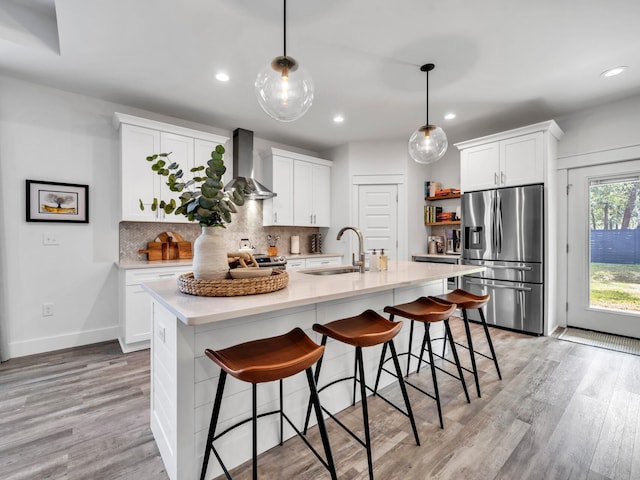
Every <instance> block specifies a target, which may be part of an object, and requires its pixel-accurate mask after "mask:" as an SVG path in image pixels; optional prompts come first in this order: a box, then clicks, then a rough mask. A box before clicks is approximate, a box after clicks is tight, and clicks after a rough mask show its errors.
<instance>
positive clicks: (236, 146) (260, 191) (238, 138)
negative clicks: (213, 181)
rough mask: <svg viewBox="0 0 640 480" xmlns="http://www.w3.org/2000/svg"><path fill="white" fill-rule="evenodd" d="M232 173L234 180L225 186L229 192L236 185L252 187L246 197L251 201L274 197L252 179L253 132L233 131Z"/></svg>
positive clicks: (239, 129)
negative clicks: (251, 191) (251, 190)
mask: <svg viewBox="0 0 640 480" xmlns="http://www.w3.org/2000/svg"><path fill="white" fill-rule="evenodd" d="M233 173H234V178H233V180H231V181H230V182H229V184H228V185H227V186H226V188H227V190H231V189H232V188H234V187H235V186H236V184H238V183H241V182H242V183H246V184H247V185H251V186H253V187H254V191H253V193H251V194H249V195H247V196H246V198H248V199H252V200H265V199H267V198H273V197H275V196H276V194H275V193H273V192H272V191H271V190H269V189H268V188H267V187H265V186H264V185H262V184H261V183H260V182H258V181H257V180H256V179H254V178H253V132H252V131H251V130H245V129H243V128H236V129H235V130H234V131H233Z"/></svg>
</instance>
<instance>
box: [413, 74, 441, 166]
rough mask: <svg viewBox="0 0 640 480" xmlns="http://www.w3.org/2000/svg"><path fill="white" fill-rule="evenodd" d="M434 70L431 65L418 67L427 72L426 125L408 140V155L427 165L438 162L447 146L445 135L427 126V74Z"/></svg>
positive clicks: (434, 127) (436, 127)
mask: <svg viewBox="0 0 640 480" xmlns="http://www.w3.org/2000/svg"><path fill="white" fill-rule="evenodd" d="M434 68H436V66H435V65H434V64H433V63H427V64H425V65H422V66H421V67H420V71H421V72H427V123H426V125H423V126H422V127H420V128H418V129H417V130H416V131H415V132H413V135H411V138H410V139H409V155H411V158H413V159H414V160H415V161H416V162H418V163H423V164H429V163H434V162H437V161H438V160H440V159H441V158H442V157H443V156H444V154H445V152H446V151H447V147H448V146H449V142H448V141H447V135H446V134H445V133H444V130H442V128H440V127H438V126H436V125H430V124H429V72H430V71H431V70H433V69H434Z"/></svg>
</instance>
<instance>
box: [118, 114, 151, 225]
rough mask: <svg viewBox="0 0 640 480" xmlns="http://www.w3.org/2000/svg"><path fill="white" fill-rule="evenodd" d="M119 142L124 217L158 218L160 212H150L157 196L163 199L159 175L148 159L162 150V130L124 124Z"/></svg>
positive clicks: (148, 219) (141, 219)
mask: <svg viewBox="0 0 640 480" xmlns="http://www.w3.org/2000/svg"><path fill="white" fill-rule="evenodd" d="M120 145H121V149H122V151H121V155H122V157H121V162H122V165H121V173H122V178H121V188H122V195H121V198H122V210H121V211H122V220H126V221H132V222H149V221H158V212H157V211H156V212H152V211H151V203H152V202H153V199H154V198H158V199H159V198H160V178H159V177H158V175H156V173H155V172H152V171H151V164H150V163H149V162H147V161H146V158H147V157H148V156H149V155H153V154H154V153H160V132H158V131H157V130H151V129H149V128H144V127H137V126H134V125H128V124H124V123H123V124H122V125H121V127H120ZM140 200H142V202H143V204H144V208H145V209H144V211H142V210H140Z"/></svg>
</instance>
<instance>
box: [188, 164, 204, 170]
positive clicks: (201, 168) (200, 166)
mask: <svg viewBox="0 0 640 480" xmlns="http://www.w3.org/2000/svg"><path fill="white" fill-rule="evenodd" d="M202 170H204V165H199V166H197V167H193V168H192V169H191V171H192V172H200V171H202Z"/></svg>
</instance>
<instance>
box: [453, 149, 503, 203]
mask: <svg viewBox="0 0 640 480" xmlns="http://www.w3.org/2000/svg"><path fill="white" fill-rule="evenodd" d="M499 172H500V149H499V145H498V142H493V143H486V144H484V145H478V146H477V147H471V148H466V149H464V150H462V152H461V153H460V188H461V190H462V191H463V192H469V191H472V190H485V189H487V188H495V187H497V186H498V182H499Z"/></svg>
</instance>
